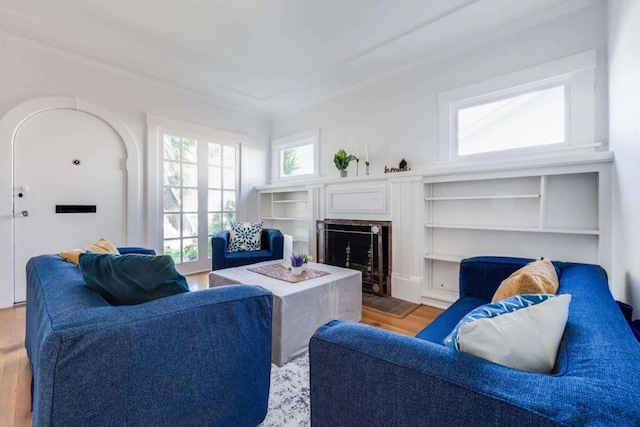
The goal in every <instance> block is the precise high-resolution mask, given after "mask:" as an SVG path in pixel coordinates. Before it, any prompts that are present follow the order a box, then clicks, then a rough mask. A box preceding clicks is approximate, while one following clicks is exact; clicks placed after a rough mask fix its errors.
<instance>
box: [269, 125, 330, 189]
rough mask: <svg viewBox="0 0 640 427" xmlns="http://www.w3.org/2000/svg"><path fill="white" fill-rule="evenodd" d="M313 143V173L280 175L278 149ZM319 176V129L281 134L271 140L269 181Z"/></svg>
mask: <svg viewBox="0 0 640 427" xmlns="http://www.w3.org/2000/svg"><path fill="white" fill-rule="evenodd" d="M309 144H313V173H308V174H303V175H294V176H281V175H280V166H281V165H280V151H281V150H285V149H287V148H295V147H301V146H303V145H309ZM319 176H320V129H319V128H317V129H311V130H308V131H305V132H299V133H296V134H292V135H288V136H283V137H281V138H276V139H273V140H271V182H275V181H291V180H294V181H295V180H297V179H305V178H312V177H319Z"/></svg>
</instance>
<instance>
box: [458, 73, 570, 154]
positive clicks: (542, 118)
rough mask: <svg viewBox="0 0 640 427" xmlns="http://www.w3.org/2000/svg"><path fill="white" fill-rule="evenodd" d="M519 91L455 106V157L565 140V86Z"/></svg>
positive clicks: (566, 115) (558, 142)
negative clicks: (456, 155)
mask: <svg viewBox="0 0 640 427" xmlns="http://www.w3.org/2000/svg"><path fill="white" fill-rule="evenodd" d="M520 92H521V93H519V94H516V95H502V97H501V98H499V99H495V100H488V101H487V100H486V99H485V100H483V101H480V102H477V101H476V102H461V103H458V104H456V106H455V107H454V114H455V131H456V133H455V137H456V143H457V144H456V145H457V152H458V155H459V156H466V155H470V154H479V153H488V152H492V151H501V150H513V149H519V148H525V147H535V146H541V145H550V144H564V143H565V142H566V141H567V126H566V121H567V118H568V111H567V110H568V105H567V102H566V100H567V98H568V96H566V92H568V87H567V85H565V84H560V85H554V86H552V87H548V88H535V89H530V90H526V91H524V92H522V91H520ZM487 98H490V97H487Z"/></svg>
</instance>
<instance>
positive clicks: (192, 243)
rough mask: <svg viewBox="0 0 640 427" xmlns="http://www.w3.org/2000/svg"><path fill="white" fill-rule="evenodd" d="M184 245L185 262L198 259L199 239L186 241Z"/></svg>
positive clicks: (183, 257) (183, 256)
mask: <svg viewBox="0 0 640 427" xmlns="http://www.w3.org/2000/svg"><path fill="white" fill-rule="evenodd" d="M182 245H183V246H182V259H183V262H187V261H195V260H197V259H198V239H184V240H183V241H182Z"/></svg>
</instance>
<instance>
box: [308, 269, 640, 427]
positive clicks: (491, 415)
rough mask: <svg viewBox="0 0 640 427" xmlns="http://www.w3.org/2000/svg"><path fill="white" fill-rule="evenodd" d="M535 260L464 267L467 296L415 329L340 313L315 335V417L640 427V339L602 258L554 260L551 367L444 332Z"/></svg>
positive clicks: (328, 422) (343, 421) (353, 421)
mask: <svg viewBox="0 0 640 427" xmlns="http://www.w3.org/2000/svg"><path fill="white" fill-rule="evenodd" d="M530 261H532V260H529V259H522V258H504V257H476V258H470V259H466V260H463V261H462V263H461V265H460V283H459V286H460V299H459V300H458V301H456V302H455V303H454V304H453V305H452V306H451V307H449V308H448V309H447V310H446V311H444V312H443V313H442V314H441V315H440V316H439V317H437V318H436V319H435V320H434V321H433V322H432V323H431V324H430V325H428V326H427V327H426V328H425V329H424V330H422V331H421V332H419V333H418V334H417V336H416V337H407V336H403V335H399V334H396V333H393V332H389V331H385V330H382V329H379V328H374V327H371V326H367V325H363V324H359V323H350V322H344V321H333V322H331V323H328V324H327V325H325V326H322V327H320V328H319V329H318V330H317V331H316V333H315V335H314V336H313V337H312V338H311V343H310V348H309V357H310V369H311V372H310V375H311V423H312V425H314V426H317V427H323V426H333V425H345V426H346V425H348V426H375V425H388V426H416V425H420V426H423V425H430V426H431V425H433V426H440V425H441V426H452V425H456V426H467V425H473V426H498V425H504V426H510V425H513V426H516V425H517V426H556V425H563V426H569V425H571V426H574V425H575V426H587V425H615V426H639V425H640V344H638V342H637V341H636V340H635V338H634V336H633V334H632V333H631V331H630V329H629V326H628V324H627V322H626V321H625V319H624V317H623V316H622V313H621V312H620V310H619V309H618V306H617V304H616V303H615V301H614V299H613V297H612V296H611V292H610V291H609V286H608V283H607V276H606V273H605V271H604V270H603V269H602V268H601V267H599V266H597V265H589V264H576V263H565V262H554V265H555V266H556V267H557V268H558V269H559V270H560V287H559V291H558V293H559V294H571V295H572V300H571V305H570V306H569V318H568V321H567V325H566V329H565V332H564V336H563V338H562V341H561V344H560V348H559V350H558V355H557V360H556V367H555V368H554V371H553V372H552V373H551V374H549V375H545V374H538V373H531V372H524V371H519V370H516V369H512V368H509V367H506V366H501V365H497V364H495V363H492V362H489V361H486V360H483V359H480V358H478V357H475V356H472V355H469V354H466V353H462V352H457V351H455V350H453V349H451V348H448V347H445V346H444V345H442V340H443V339H444V338H445V336H446V335H447V334H448V333H449V332H450V331H451V330H452V329H453V328H454V326H455V325H456V324H457V323H458V321H459V320H460V319H461V318H462V317H463V316H464V315H465V314H466V313H468V312H469V311H470V310H472V309H474V308H476V307H478V306H480V305H482V304H485V303H487V302H489V301H490V300H491V298H492V297H493V294H494V292H495V290H496V289H497V287H498V286H499V284H500V282H501V281H502V280H503V279H504V278H506V277H507V276H509V275H510V274H511V273H513V272H514V271H515V270H517V269H518V268H520V267H522V266H524V265H525V264H527V263H528V262H530Z"/></svg>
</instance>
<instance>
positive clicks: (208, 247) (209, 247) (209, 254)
mask: <svg viewBox="0 0 640 427" xmlns="http://www.w3.org/2000/svg"><path fill="white" fill-rule="evenodd" d="M212 237H213V236H209V238H208V239H207V241H208V242H209V243H208V244H207V258H209V259H211V254H212V253H213V251H212V250H211V238H212Z"/></svg>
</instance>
